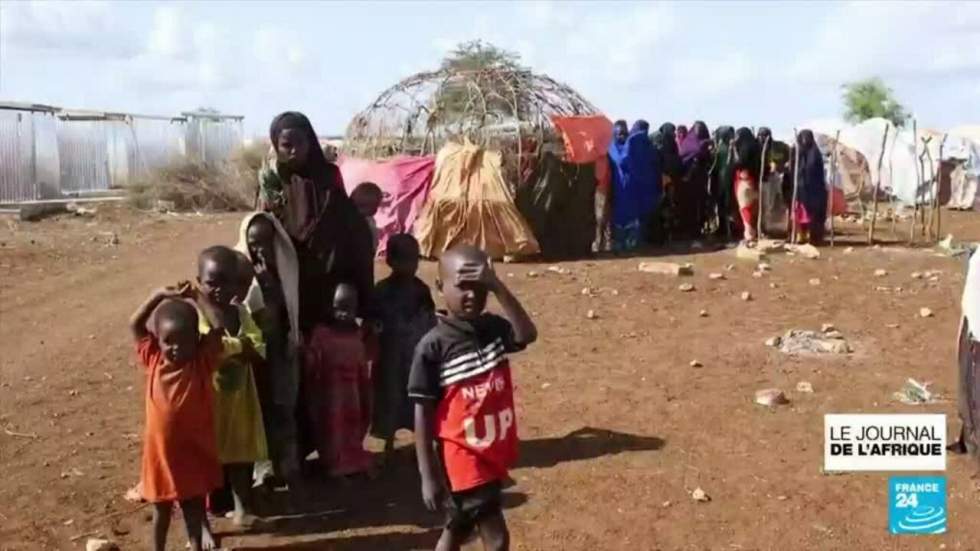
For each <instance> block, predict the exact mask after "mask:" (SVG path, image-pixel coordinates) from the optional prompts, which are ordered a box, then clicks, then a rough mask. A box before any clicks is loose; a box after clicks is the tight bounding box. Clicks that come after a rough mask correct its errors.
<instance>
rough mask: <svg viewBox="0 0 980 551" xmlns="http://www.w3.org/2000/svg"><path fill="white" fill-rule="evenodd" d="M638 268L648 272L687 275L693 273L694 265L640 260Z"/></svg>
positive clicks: (675, 275)
mask: <svg viewBox="0 0 980 551" xmlns="http://www.w3.org/2000/svg"><path fill="white" fill-rule="evenodd" d="M638 269H639V270H640V271H641V272H646V273H648V274H658V275H669V276H674V277H677V276H689V275H694V266H692V265H691V264H678V263H676V262H640V265H639V267H638Z"/></svg>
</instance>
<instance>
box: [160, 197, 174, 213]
mask: <svg viewBox="0 0 980 551" xmlns="http://www.w3.org/2000/svg"><path fill="white" fill-rule="evenodd" d="M156 207H157V212H161V213H164V214H165V213H168V212H175V211H176V210H177V203H175V202H173V201H164V200H163V199H159V200H157V204H156Z"/></svg>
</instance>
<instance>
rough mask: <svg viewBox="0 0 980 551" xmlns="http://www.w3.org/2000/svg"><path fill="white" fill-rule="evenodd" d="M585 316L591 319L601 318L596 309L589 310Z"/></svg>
mask: <svg viewBox="0 0 980 551" xmlns="http://www.w3.org/2000/svg"><path fill="white" fill-rule="evenodd" d="M585 317H587V318H589V319H590V320H594V319H599V314H596V313H595V310H589V311H588V312H586V313H585Z"/></svg>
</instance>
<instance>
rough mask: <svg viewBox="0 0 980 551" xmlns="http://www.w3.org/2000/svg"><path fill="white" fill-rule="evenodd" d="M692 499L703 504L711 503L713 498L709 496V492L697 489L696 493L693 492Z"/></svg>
mask: <svg viewBox="0 0 980 551" xmlns="http://www.w3.org/2000/svg"><path fill="white" fill-rule="evenodd" d="M691 499H693V500H694V501H699V502H701V503H705V502H708V501H711V497H710V496H708V494H707V492H705V491H704V490H702V489H701V488H700V487H698V488H695V489H694V491H693V492H691Z"/></svg>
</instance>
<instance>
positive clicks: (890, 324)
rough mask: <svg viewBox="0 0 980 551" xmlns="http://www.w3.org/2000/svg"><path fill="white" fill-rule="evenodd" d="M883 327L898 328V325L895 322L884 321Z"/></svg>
mask: <svg viewBox="0 0 980 551" xmlns="http://www.w3.org/2000/svg"><path fill="white" fill-rule="evenodd" d="M885 327H887V328H889V329H898V328H899V327H900V326H899V325H898V324H897V323H886V324H885Z"/></svg>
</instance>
